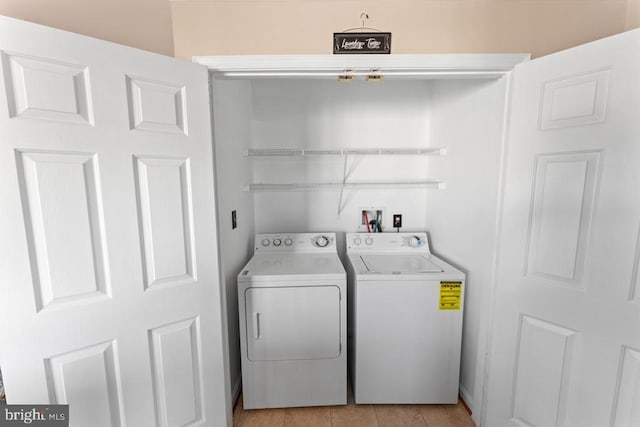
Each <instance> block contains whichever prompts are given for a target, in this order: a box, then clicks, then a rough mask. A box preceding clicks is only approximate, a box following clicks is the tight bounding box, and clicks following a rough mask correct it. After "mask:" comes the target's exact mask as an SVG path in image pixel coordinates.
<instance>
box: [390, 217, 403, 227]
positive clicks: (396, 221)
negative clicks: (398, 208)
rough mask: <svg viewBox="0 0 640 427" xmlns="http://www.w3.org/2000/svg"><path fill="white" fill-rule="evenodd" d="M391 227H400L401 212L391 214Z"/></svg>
mask: <svg viewBox="0 0 640 427" xmlns="http://www.w3.org/2000/svg"><path fill="white" fill-rule="evenodd" d="M392 227H393V228H401V227H402V214H394V215H393V224H392Z"/></svg>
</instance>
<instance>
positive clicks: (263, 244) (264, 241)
mask: <svg viewBox="0 0 640 427" xmlns="http://www.w3.org/2000/svg"><path fill="white" fill-rule="evenodd" d="M270 244H271V240H269V239H262V246H269V245H270Z"/></svg>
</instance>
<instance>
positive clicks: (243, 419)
mask: <svg viewBox="0 0 640 427" xmlns="http://www.w3.org/2000/svg"><path fill="white" fill-rule="evenodd" d="M285 412H286V410H285V409H283V408H275V409H252V410H250V411H243V412H242V414H241V416H240V420H239V421H238V427H282V426H283V425H284V417H285Z"/></svg>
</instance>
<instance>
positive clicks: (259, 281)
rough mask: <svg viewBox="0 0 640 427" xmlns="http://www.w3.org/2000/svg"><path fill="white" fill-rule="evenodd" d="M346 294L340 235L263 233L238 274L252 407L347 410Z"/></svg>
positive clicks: (246, 390)
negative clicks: (333, 407)
mask: <svg viewBox="0 0 640 427" xmlns="http://www.w3.org/2000/svg"><path fill="white" fill-rule="evenodd" d="M346 289H347V283H346V272H345V270H344V267H343V266H342V263H341V262H340V259H339V258H338V254H337V251H336V236H335V234H334V233H298V234H258V235H256V240H255V253H254V256H253V258H251V260H250V261H249V263H248V264H247V265H246V266H245V267H244V268H243V269H242V271H241V272H240V274H239V275H238V307H239V314H240V340H241V341H240V346H241V352H242V395H243V399H244V407H245V408H246V409H256V408H278V407H293V406H318V405H344V404H346V402H347V358H346V323H347V322H346V312H347V307H346Z"/></svg>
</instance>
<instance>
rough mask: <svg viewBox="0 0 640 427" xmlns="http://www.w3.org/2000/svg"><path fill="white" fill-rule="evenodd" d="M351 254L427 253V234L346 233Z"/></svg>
mask: <svg viewBox="0 0 640 427" xmlns="http://www.w3.org/2000/svg"><path fill="white" fill-rule="evenodd" d="M347 250H348V251H351V252H354V251H355V252H418V251H420V252H427V253H429V242H428V240H427V233H425V232H415V233H410V232H407V233H347Z"/></svg>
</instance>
